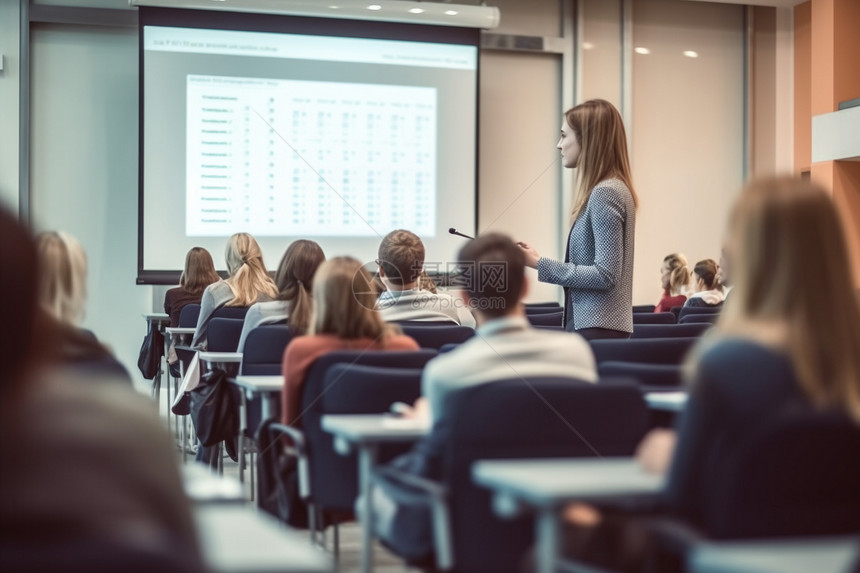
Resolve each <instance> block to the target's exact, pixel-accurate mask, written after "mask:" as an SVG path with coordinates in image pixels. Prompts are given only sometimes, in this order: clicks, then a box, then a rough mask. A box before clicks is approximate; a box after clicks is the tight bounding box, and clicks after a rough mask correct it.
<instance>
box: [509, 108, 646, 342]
mask: <svg viewBox="0 0 860 573" xmlns="http://www.w3.org/2000/svg"><path fill="white" fill-rule="evenodd" d="M564 117H565V122H564V124H563V125H562V126H561V139H559V141H558V145H557V146H556V147H558V149H560V150H561V157H562V163H563V164H564V166H565V167H567V168H568V169H574V168H576V169H577V190H576V195H575V197H574V202H573V212H572V213H571V222H572V225H571V228H570V233H569V235H568V240H567V254H566V255H565V257H564V262H560V261H556V260H553V259H549V258H546V257H542V256H540V254H539V253H538V252H537V251H536V250H535V249H534V248H533V247H532V246H530V245H529V244H527V243H523V242H521V243H520V247H522V249H523V250H524V251H525V254H526V264H527V265H528V266H530V267H532V268H535V269H537V271H538V280H540V281H542V282H547V283H553V284H557V285H561V286H562V287H564V295H565V296H564V315H563V319H562V320H563V324H564V327H565V330H567V331H570V332H573V331H575V332H577V333H578V334H580V335H582V336H583V337H585V338H587V339H596V338H628V337H629V336H630V333H631V332H633V310H632V306H633V300H632V299H633V237H634V234H635V230H636V192H635V191H634V190H633V182H632V179H631V176H630V159H629V158H628V156H627V137H626V134H625V133H624V122H623V121H622V119H621V114H619V113H618V110H617V109H615V107H614V106H613V105H612V104H611V103H609V102H607V101H605V100H600V99H596V100H589V101H587V102H585V103H582V104H580V105H578V106H576V107H574V108H572V109H570V110H568V111H567V112H565V114H564Z"/></svg>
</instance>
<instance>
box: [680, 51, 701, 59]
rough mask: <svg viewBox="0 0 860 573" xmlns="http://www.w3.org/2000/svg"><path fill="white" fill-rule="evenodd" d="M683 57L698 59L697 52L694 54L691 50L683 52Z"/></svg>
mask: <svg viewBox="0 0 860 573" xmlns="http://www.w3.org/2000/svg"><path fill="white" fill-rule="evenodd" d="M684 55H685V56H687V57H688V58H698V57H699V52H694V51H693V50H684Z"/></svg>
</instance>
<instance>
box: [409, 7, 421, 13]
mask: <svg viewBox="0 0 860 573" xmlns="http://www.w3.org/2000/svg"><path fill="white" fill-rule="evenodd" d="M409 13H410V14H423V13H424V8H410V9H409Z"/></svg>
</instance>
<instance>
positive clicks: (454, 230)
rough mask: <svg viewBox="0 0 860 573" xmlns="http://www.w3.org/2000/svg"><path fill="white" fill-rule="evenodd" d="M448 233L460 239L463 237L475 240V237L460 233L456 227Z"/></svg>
mask: <svg viewBox="0 0 860 573" xmlns="http://www.w3.org/2000/svg"><path fill="white" fill-rule="evenodd" d="M448 232H449V233H451V234H452V235H457V236H459V237H463V238H464V239H469V240H470V241H473V240H475V237H470V236H469V235H464V234H463V233H461V232H460V231H458V230H457V229H455V228H454V227H451V228H449V229H448Z"/></svg>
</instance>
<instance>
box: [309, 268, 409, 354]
mask: <svg viewBox="0 0 860 573" xmlns="http://www.w3.org/2000/svg"><path fill="white" fill-rule="evenodd" d="M313 294H314V312H313V317H312V319H311V328H310V334H333V335H335V336H337V337H338V338H342V339H346V340H354V339H356V338H373V339H382V340H385V339H386V338H387V337H388V336H390V335H393V334H397V333H398V332H399V329H398V328H397V327H396V326H394V325H390V324H387V323H386V322H385V321H383V320H382V317H380V315H379V313H378V312H377V311H376V310H375V306H376V299H377V297H378V294H377V292H376V289H375V288H374V287H373V285H372V282H371V278H370V274H369V273H368V272H367V271H365V270H364V268H363V267H362V266H361V263H360V262H359V261H358V260H356V259H353V258H352V257H335V258H333V259H329V260H327V261H326V262H324V263H323V264H322V265H320V267H319V269H317V272H316V275H314V287H313Z"/></svg>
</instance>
